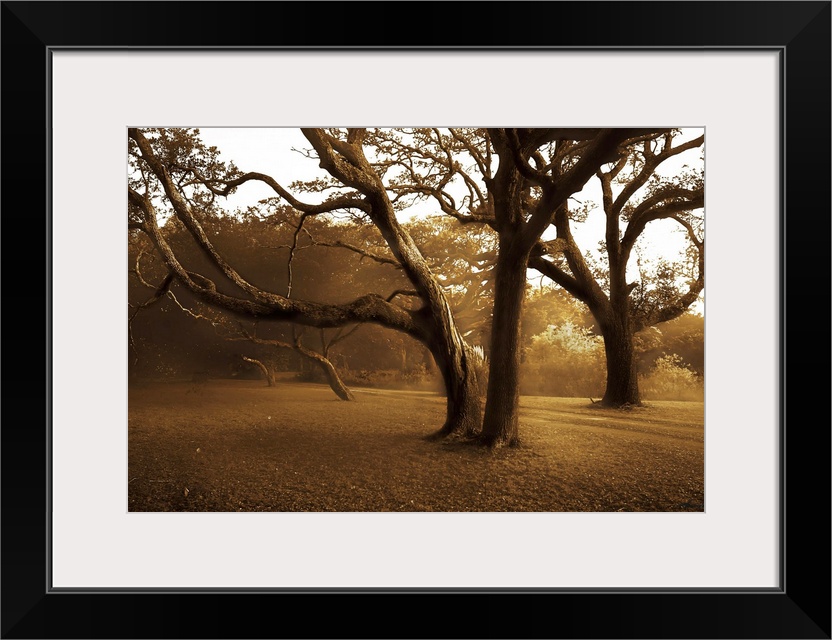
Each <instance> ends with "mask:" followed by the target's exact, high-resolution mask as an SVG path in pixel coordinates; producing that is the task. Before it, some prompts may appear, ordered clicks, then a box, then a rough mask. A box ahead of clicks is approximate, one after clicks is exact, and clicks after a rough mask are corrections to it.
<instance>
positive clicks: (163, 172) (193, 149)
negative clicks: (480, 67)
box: [128, 128, 481, 435]
mask: <svg viewBox="0 0 832 640" xmlns="http://www.w3.org/2000/svg"><path fill="white" fill-rule="evenodd" d="M303 133H304V135H305V136H306V137H307V139H308V140H309V142H310V143H311V145H312V147H313V148H314V150H315V152H316V153H317V155H318V158H319V161H320V166H321V167H322V168H323V169H325V170H326V171H327V172H328V173H329V174H330V176H332V178H333V179H334V180H335V181H337V184H338V185H339V186H340V187H341V190H340V191H339V192H338V193H337V194H336V195H333V196H332V197H330V198H328V199H326V200H324V201H323V202H322V203H318V204H312V203H306V202H302V201H300V200H298V199H297V198H295V197H294V195H292V193H290V192H289V191H288V190H287V189H285V188H284V187H283V186H282V185H281V184H280V183H278V182H277V181H276V180H275V179H274V178H272V177H271V176H267V175H265V174H261V173H254V172H250V173H241V172H240V171H238V170H237V169H236V168H235V167H233V166H224V165H222V164H221V163H219V162H218V161H217V158H216V156H217V154H216V150H215V149H210V148H209V149H205V148H204V146H200V144H199V141H198V132H189V131H181V130H179V131H166V130H154V131H148V132H147V135H146V133H145V132H143V131H140V130H139V129H136V128H131V129H129V130H128V139H129V142H130V157H131V161H132V164H133V167H134V171H133V174H132V176H131V180H130V184H129V185H128V202H129V212H128V213H129V228H130V229H135V230H140V231H142V232H144V233H145V234H147V235H148V237H149V238H150V240H151V242H152V243H153V246H154V247H155V249H156V251H157V252H158V254H159V255H160V257H161V258H162V261H163V262H164V264H165V266H166V268H167V269H168V271H169V273H170V277H171V278H172V279H175V280H176V282H178V283H180V284H181V285H182V286H184V287H185V288H186V289H187V290H188V291H190V292H191V293H192V294H194V295H195V296H197V297H198V298H199V299H200V300H202V301H203V302H205V303H207V304H209V305H212V306H216V307H219V308H222V309H225V310H227V311H229V312H231V313H233V314H236V315H238V316H242V317H246V318H256V319H271V320H288V321H291V322H294V323H298V324H304V325H309V326H316V327H321V328H325V327H340V326H344V325H347V324H353V323H364V322H369V323H377V324H380V325H383V326H386V327H389V328H392V329H395V330H398V331H401V332H403V333H406V334H408V335H410V336H412V337H413V338H415V339H417V340H419V341H421V342H423V343H424V344H425V345H426V346H427V347H428V349H429V350H430V351H431V353H432V355H433V357H434V359H435V360H436V362H437V365H438V368H439V370H440V372H441V373H442V376H443V380H444V383H445V389H446V393H447V418H446V422H445V424H444V425H443V427H442V428H441V429H440V430H439V432H438V434H439V435H448V434H451V433H460V434H470V433H473V432H474V431H475V430H476V429H477V428H478V425H479V422H480V416H481V409H480V404H479V399H478V396H477V384H476V376H475V372H474V371H473V369H472V368H471V367H470V366H469V357H470V355H471V349H470V347H468V345H466V343H465V341H464V339H463V338H462V336H461V334H460V332H459V330H458V328H457V326H456V323H455V322H454V318H453V316H452V314H451V311H450V307H449V304H448V301H447V298H446V296H445V294H444V291H443V289H442V287H441V285H440V284H439V283H438V282H437V280H436V278H435V276H434V275H433V273H432V272H431V270H430V268H429V267H428V265H427V262H426V261H425V259H424V257H423V256H422V254H421V253H420V252H419V250H418V249H417V247H416V245H415V244H414V243H413V241H412V239H411V238H410V236H409V235H408V234H407V232H406V231H405V230H404V229H403V228H402V226H401V225H400V224H399V222H398V220H397V219H396V215H395V210H394V207H393V205H392V203H391V201H390V199H389V198H388V194H387V191H386V188H385V185H384V183H383V181H382V178H381V176H380V175H379V174H378V173H377V172H376V171H375V169H374V168H373V166H372V165H371V164H370V162H369V161H368V160H367V158H366V156H365V155H364V151H363V139H364V135H365V132H364V130H362V129H351V130H348V131H335V130H323V129H304V130H303ZM252 180H256V181H260V182H263V183H265V184H267V185H269V186H270V187H271V188H272V189H273V190H274V191H275V193H276V194H277V196H279V197H280V198H282V199H283V200H285V201H286V202H287V203H288V204H289V205H291V206H292V207H293V208H295V209H297V210H298V211H301V212H302V214H303V216H304V218H303V219H305V218H306V217H310V216H316V215H322V214H326V213H330V212H333V211H349V212H353V213H354V214H357V215H364V216H366V217H367V218H369V219H370V220H371V221H372V223H373V224H374V225H375V227H376V228H377V229H378V230H379V232H380V233H381V235H382V237H383V238H384V240H385V242H386V243H387V246H388V247H389V249H390V251H391V252H392V253H393V255H394V257H395V258H396V260H397V261H398V263H399V264H400V265H401V268H402V271H403V272H404V274H405V275H406V276H407V278H408V280H409V281H410V282H411V283H412V286H413V287H414V291H415V295H416V296H417V297H418V299H419V300H420V302H421V306H419V307H418V308H415V309H414V308H405V307H403V306H400V305H398V304H394V302H393V301H394V299H395V298H396V297H398V296H401V295H408V294H410V292H409V291H396V292H394V293H393V294H390V295H389V296H387V297H386V298H385V297H382V296H381V295H379V294H375V293H369V294H366V295H363V296H361V297H359V298H356V299H354V300H352V301H350V302H347V303H342V304H329V303H320V302H312V301H309V300H298V299H295V298H292V297H290V296H289V295H285V296H284V295H280V294H277V293H274V292H271V291H267V290H264V289H262V288H260V287H257V286H255V285H254V284H252V283H251V282H249V281H248V280H247V279H245V278H244V277H243V276H242V275H241V274H240V273H239V272H238V271H237V270H236V269H235V268H234V266H232V265H231V264H230V263H229V262H228V261H227V260H226V259H225V257H224V256H223V255H222V253H221V252H220V251H218V250H217V248H216V246H215V245H214V243H213V242H212V240H211V239H210V238H209V236H208V235H207V234H206V233H205V230H204V228H203V225H202V223H201V222H200V215H201V208H202V207H203V206H204V205H210V204H213V202H214V198H216V197H217V196H224V195H228V194H229V193H231V192H232V191H233V190H234V189H236V188H237V187H239V186H240V185H242V184H244V183H246V182H248V181H252ZM159 200H161V201H163V202H165V203H167V205H168V206H170V208H171V210H172V211H171V213H172V215H173V216H174V217H175V220H176V221H178V223H180V224H181V225H183V226H184V228H185V229H187V231H188V232H189V234H190V235H191V237H192V238H193V240H194V241H195V242H196V243H197V245H198V246H199V248H200V249H201V251H202V253H203V254H204V255H205V256H206V257H207V258H208V259H209V261H210V262H211V264H212V265H214V266H215V267H216V268H217V269H218V270H219V271H220V272H221V273H222V275H223V276H224V278H225V280H226V281H227V282H229V283H231V284H232V285H233V286H234V288H235V292H234V293H227V292H225V291H224V290H222V289H221V288H220V287H219V286H218V284H217V283H215V282H214V281H213V280H211V279H210V278H208V277H206V276H204V275H203V274H200V273H197V272H195V271H191V270H189V269H188V268H186V266H185V265H183V264H182V263H181V262H180V260H179V259H178V257H177V254H176V253H175V251H174V250H173V249H172V247H171V245H170V244H169V243H168V242H167V240H166V238H165V234H164V233H163V230H162V228H161V227H160V225H159V219H160V214H159V212H158V211H157V209H156V202H157V201H159Z"/></svg>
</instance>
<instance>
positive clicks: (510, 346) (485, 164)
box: [373, 128, 662, 446]
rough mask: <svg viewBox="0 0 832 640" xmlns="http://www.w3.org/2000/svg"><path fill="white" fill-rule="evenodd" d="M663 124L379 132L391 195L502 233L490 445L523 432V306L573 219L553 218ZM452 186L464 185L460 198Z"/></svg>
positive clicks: (488, 410) (487, 426) (488, 409)
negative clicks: (537, 269)
mask: <svg viewBox="0 0 832 640" xmlns="http://www.w3.org/2000/svg"><path fill="white" fill-rule="evenodd" d="M661 132H662V130H645V129H546V128H540V129H497V128H494V129H449V130H447V131H446V132H442V131H440V130H438V129H412V130H406V131H404V132H401V131H389V130H376V131H375V132H374V138H373V142H374V144H375V147H376V149H377V153H378V155H379V156H380V159H379V161H378V165H379V166H383V167H384V168H385V170H389V169H390V168H391V167H394V166H395V167H396V168H397V169H398V173H397V174H396V176H395V177H394V178H393V179H392V180H391V185H390V188H391V190H392V191H393V192H394V193H395V194H396V199H395V200H394V202H400V203H401V206H406V204H407V202H408V198H410V199H411V200H412V199H414V198H416V199H418V198H433V200H434V201H435V202H436V203H437V204H438V206H439V208H440V210H441V211H442V212H443V213H445V214H447V215H450V216H452V217H454V218H456V219H457V220H459V221H461V222H463V223H481V224H487V225H489V226H490V227H491V228H493V229H494V230H495V231H496V232H497V236H498V252H497V259H496V264H495V270H494V306H493V314H492V329H491V349H490V354H489V355H490V359H491V375H490V376H489V384H488V394H487V399H486V406H485V416H484V421H483V429H482V436H481V438H482V440H483V442H485V443H486V444H488V445H490V446H498V445H502V444H509V445H511V444H515V443H516V442H517V441H518V437H519V436H518V405H519V382H520V331H521V318H522V308H523V300H524V295H525V290H526V285H527V268H528V266H529V263H530V260H532V258H533V257H539V256H540V255H542V254H543V253H544V252H545V251H546V250H547V249H546V245H544V244H543V243H542V242H541V238H542V236H543V233H544V232H545V231H546V230H547V229H548V228H549V227H550V225H553V224H555V226H556V228H557V230H558V240H561V231H562V230H563V231H565V232H568V225H564V224H556V222H557V221H556V217H557V216H558V214H560V217H563V216H564V214H565V213H566V212H567V211H568V209H567V200H568V199H569V198H570V197H571V196H572V195H573V194H574V193H576V192H578V191H580V190H581V189H582V188H583V186H584V184H586V182H587V181H588V180H589V179H590V178H591V177H592V176H593V175H595V174H596V173H597V172H599V171H601V170H602V167H604V166H605V165H607V164H613V165H615V166H617V165H618V164H619V163H620V162H621V161H622V158H624V157H626V152H625V149H626V148H627V147H628V145H630V144H632V143H633V141H635V140H639V139H641V138H642V137H645V136H655V135H658V134H659V133H661ZM454 185H456V189H455V187H454ZM455 190H456V191H457V192H458V193H462V194H463V195H462V196H461V199H460V200H459V202H458V201H457V198H458V197H459V196H457V197H455V196H454V193H453V192H454V191H455ZM566 242H567V240H566V239H564V242H562V243H560V244H558V245H557V246H558V249H560V248H561V247H565V243H566ZM544 262H545V261H544ZM564 275H565V276H566V275H568V274H565V272H564ZM567 280H569V281H570V284H571V281H572V280H574V278H573V277H572V276H568V278H567V277H564V278H561V279H560V280H559V281H558V282H559V284H561V285H562V286H563V282H564V281H567ZM566 288H567V289H568V290H570V291H571V292H573V293H575V291H576V288H575V287H572V288H571V289H570V288H569V287H566ZM495 373H497V375H495Z"/></svg>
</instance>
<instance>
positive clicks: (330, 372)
mask: <svg viewBox="0 0 832 640" xmlns="http://www.w3.org/2000/svg"><path fill="white" fill-rule="evenodd" d="M295 346H296V348H297V350H298V352H299V353H301V354H302V355H304V356H306V357H307V358H308V359H309V360H311V361H312V362H314V363H315V364H317V365H318V366H319V367H320V368H321V370H322V371H323V372H324V375H325V376H326V381H327V382H328V383H329V386H330V388H331V389H332V390H333V391H334V392H335V395H336V396H338V397H339V398H341V400H344V401H348V402H351V401H354V400H355V396H354V395H353V393H352V391H350V390H349V389H348V388H347V386H346V385H345V384H344V381H343V380H341V376H339V375H338V371H337V369H335V367H334V366H333V364H332V362H330V361H329V359H328V358H325V357H324V356H322V355H321V354H320V353H315V352H314V351H312V350H310V349H307V348H306V347H304V346H303V345H302V344H301V343H300V341H298V342H296V344H295Z"/></svg>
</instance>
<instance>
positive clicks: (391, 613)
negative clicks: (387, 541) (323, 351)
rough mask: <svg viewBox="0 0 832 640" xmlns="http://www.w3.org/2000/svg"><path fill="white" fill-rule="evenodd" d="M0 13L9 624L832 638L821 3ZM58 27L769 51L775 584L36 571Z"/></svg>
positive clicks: (160, 7) (242, 5)
mask: <svg viewBox="0 0 832 640" xmlns="http://www.w3.org/2000/svg"><path fill="white" fill-rule="evenodd" d="M0 15H1V16H2V53H3V56H2V89H3V94H2V95H3V113H2V125H3V130H2V131H3V133H2V151H3V153H2V169H3V171H2V187H3V189H2V192H1V194H0V197H2V200H1V202H2V211H3V215H2V231H3V234H2V248H3V252H2V266H3V271H2V284H3V287H2V296H3V302H4V303H5V310H6V313H5V314H4V316H3V323H2V325H3V326H2V337H3V338H4V339H5V344H6V345H7V347H10V348H9V349H7V350H6V357H5V358H4V359H3V362H2V374H3V376H2V379H3V382H4V391H3V400H4V402H3V409H2V417H3V418H4V420H3V425H2V433H0V436H1V437H2V448H1V449H0V453H1V455H2V467H1V468H0V471H1V472H2V485H0V491H2V493H1V494H0V509H2V540H0V545H1V546H0V553H2V559H1V562H0V576H1V578H2V603H0V604H1V606H0V625H1V629H0V632H2V637H3V638H134V637H135V638H174V637H175V638H266V637H272V638H276V637H296V638H300V637H309V638H312V637H315V638H346V637H365V638H371V637H372V638H379V637H383V638H395V637H399V638H411V637H422V638H435V637H472V638H477V637H481V638H486V637H501V638H561V637H568V638H830V633H831V632H832V623H831V620H830V596H831V595H832V593H831V590H830V583H831V582H832V580H830V411H829V401H828V398H829V395H828V394H829V388H830V387H829V377H828V374H829V359H828V358H829V353H830V350H829V332H828V327H829V326H830V323H829V321H830V317H829V306H830V305H829V300H830V298H829V292H830V278H829V276H830V269H829V267H830V211H831V210H832V209H831V208H830V173H831V172H830V77H831V74H830V2H829V1H818V2H799V1H793V2H792V1H789V2H776V1H773V2H758V1H748V2H665V1H659V2H593V1H589V2H480V3H468V2H441V3H438V2H436V3H429V2H396V3H371V2H333V3H324V2H297V3H296V2H204V3H197V2H164V3H163V2H3V3H2V14H0ZM323 16H325V18H324V17H323ZM408 16H413V19H412V22H410V21H409V20H408ZM428 17H430V19H428ZM286 25H291V27H290V28H289V27H287V26H286ZM462 25H464V27H463V26H462ZM67 47H71V48H82V49H98V50H107V49H124V48H129V47H143V48H145V47H156V48H180V47H181V48H193V49H206V48H213V47H238V48H249V47H280V48H293V47H297V48H309V47H312V48H317V47H328V48H333V47H334V48H339V47H343V48H373V49H379V50H383V49H390V48H413V49H422V48H431V47H433V48H464V49H471V50H487V49H492V48H518V49H525V48H530V47H539V48H567V47H574V48H590V49H591V48H605V49H609V48H622V49H658V50H661V49H663V48H690V49H701V50H749V49H770V50H776V51H778V52H779V55H780V60H781V74H782V76H781V77H782V78H783V79H784V81H785V82H784V84H783V91H782V95H781V107H782V109H781V111H782V113H783V116H782V118H783V119H782V131H781V141H782V143H783V145H782V148H783V155H782V159H783V165H782V173H781V180H782V183H783V184H782V186H783V189H782V190H781V191H782V193H783V195H782V196H781V197H782V202H781V207H782V214H781V230H780V231H781V238H782V239H783V242H782V244H781V248H780V251H781V265H780V275H781V282H780V285H781V287H780V291H781V311H780V320H781V327H782V328H783V329H782V331H783V334H782V340H781V345H780V349H781V352H780V353H781V360H780V361H781V363H783V371H782V376H781V383H780V386H781V388H780V392H781V403H780V407H781V409H780V411H781V416H780V422H781V441H780V444H781V447H780V448H781V474H780V476H781V480H780V489H781V496H782V501H781V504H782V510H781V513H782V516H781V522H780V533H781V540H782V553H781V559H780V560H781V564H780V566H781V584H780V588H777V589H773V590H751V591H749V590H730V589H723V590H697V589H693V588H692V589H682V590H674V591H664V590H655V591H645V590H638V591H632V592H630V591H626V590H618V591H604V590H591V589H586V590H574V591H569V590H567V591H557V592H546V591H541V590H537V591H512V590H503V591H500V590H488V591H482V592H478V591H473V592H472V591H438V590H437V591H434V590H421V591H419V590H415V589H414V590H402V591H387V590H378V591H373V590H355V591H341V592H334V591H314V590H313V591H310V592H299V591H298V592H291V591H290V592H282V593H271V592H254V591H247V592H242V593H238V592H233V591H230V590H229V591H222V590H212V591H207V592H199V593H194V592H181V593H139V592H129V591H126V592H118V593H107V592H104V591H101V592H78V593H55V592H53V591H51V590H50V588H49V579H48V561H47V558H48V554H47V548H48V530H49V522H50V518H49V502H48V495H49V494H48V488H49V465H50V460H49V457H48V451H49V449H48V437H49V425H50V420H51V416H50V404H49V398H50V393H49V392H50V388H51V385H52V384H59V381H55V380H51V379H50V371H49V366H48V363H49V357H50V351H49V340H48V336H49V335H50V333H49V332H50V326H51V325H50V323H51V321H52V314H51V308H50V301H51V291H50V290H49V285H48V283H49V279H48V273H47V265H48V264H49V251H50V247H49V245H48V243H47V242H46V239H47V238H48V235H49V234H48V228H49V227H48V225H49V220H50V217H49V216H50V207H49V205H50V200H49V196H50V192H49V180H48V177H49V136H48V134H49V123H50V119H49V118H50V110H49V104H48V96H49V86H48V83H49V69H50V52H51V51H54V50H56V49H60V48H67ZM738 135H748V132H738ZM88 187H89V188H93V187H92V186H91V185H88ZM80 188H81V189H83V188H84V187H83V186H81V187H80ZM787 259H790V260H789V262H788V263H787ZM787 264H788V265H789V266H790V267H791V268H786V265H787ZM90 278H91V282H89V283H83V282H82V283H79V291H78V297H79V298H78V299H79V312H82V309H83V296H84V295H85V287H86V286H93V285H94V282H93V281H92V280H93V279H94V274H91V275H90ZM776 284H777V283H772V286H776ZM798 307H799V308H798ZM18 348H20V349H18ZM819 360H820V362H818V361H819ZM45 363H46V366H44V365H45ZM788 391H791V393H788ZM738 470H741V461H738ZM483 562H485V563H487V562H488V559H487V558H483Z"/></svg>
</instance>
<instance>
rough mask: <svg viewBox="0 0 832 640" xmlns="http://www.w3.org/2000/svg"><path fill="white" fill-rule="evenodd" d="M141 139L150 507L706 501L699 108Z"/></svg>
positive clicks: (591, 505) (555, 506)
mask: <svg viewBox="0 0 832 640" xmlns="http://www.w3.org/2000/svg"><path fill="white" fill-rule="evenodd" d="M128 139H129V140H128V142H129V146H128V158H127V160H128V164H127V170H128V193H127V195H128V212H127V213H128V216H127V226H128V231H127V237H128V253H129V265H128V274H127V276H128V277H129V285H128V290H129V301H128V309H127V312H128V313H127V329H128V331H127V334H128V343H129V344H125V348H126V349H128V350H129V356H128V381H129V390H128V412H129V418H128V432H129V433H128V449H129V456H128V476H129V478H127V479H126V480H125V481H126V483H127V487H128V495H129V499H128V504H129V510H130V511H131V512H133V511H138V512H144V511H221V512H229V511H230V512H239V511H279V512H294V511H313V512H320V511H362V512H363V511H374V512H388V511H409V512H460V511H488V512H505V511H509V512H512V511H526V512H529V511H531V512H574V511H580V512H587V511H588V512H598V511H602V512H622V511H654V512H656V511H658V512H669V511H694V512H703V511H704V509H705V495H704V470H705V460H704V455H705V451H704V436H705V434H704V428H705V424H704V422H705V420H704V417H705V415H704V359H705V358H704V346H705V319H704V290H705V235H704V228H705V224H704V223H705V216H704V204H705V187H704V182H705V167H704V160H705V131H704V129H703V128H691V127H681V128H662V127H656V128H652V129H651V128H629V129H628V128H620V127H619V128H595V129H593V128H568V127H567V128H544V127H537V128H476V127H468V128H464V127H450V128H443V127H397V128H390V127H387V128H331V127H329V128H303V129H300V128H256V127H249V128H247V127H238V128H217V127H209V128H181V127H177V128H152V127H151V128H140V127H131V128H129V129H128Z"/></svg>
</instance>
